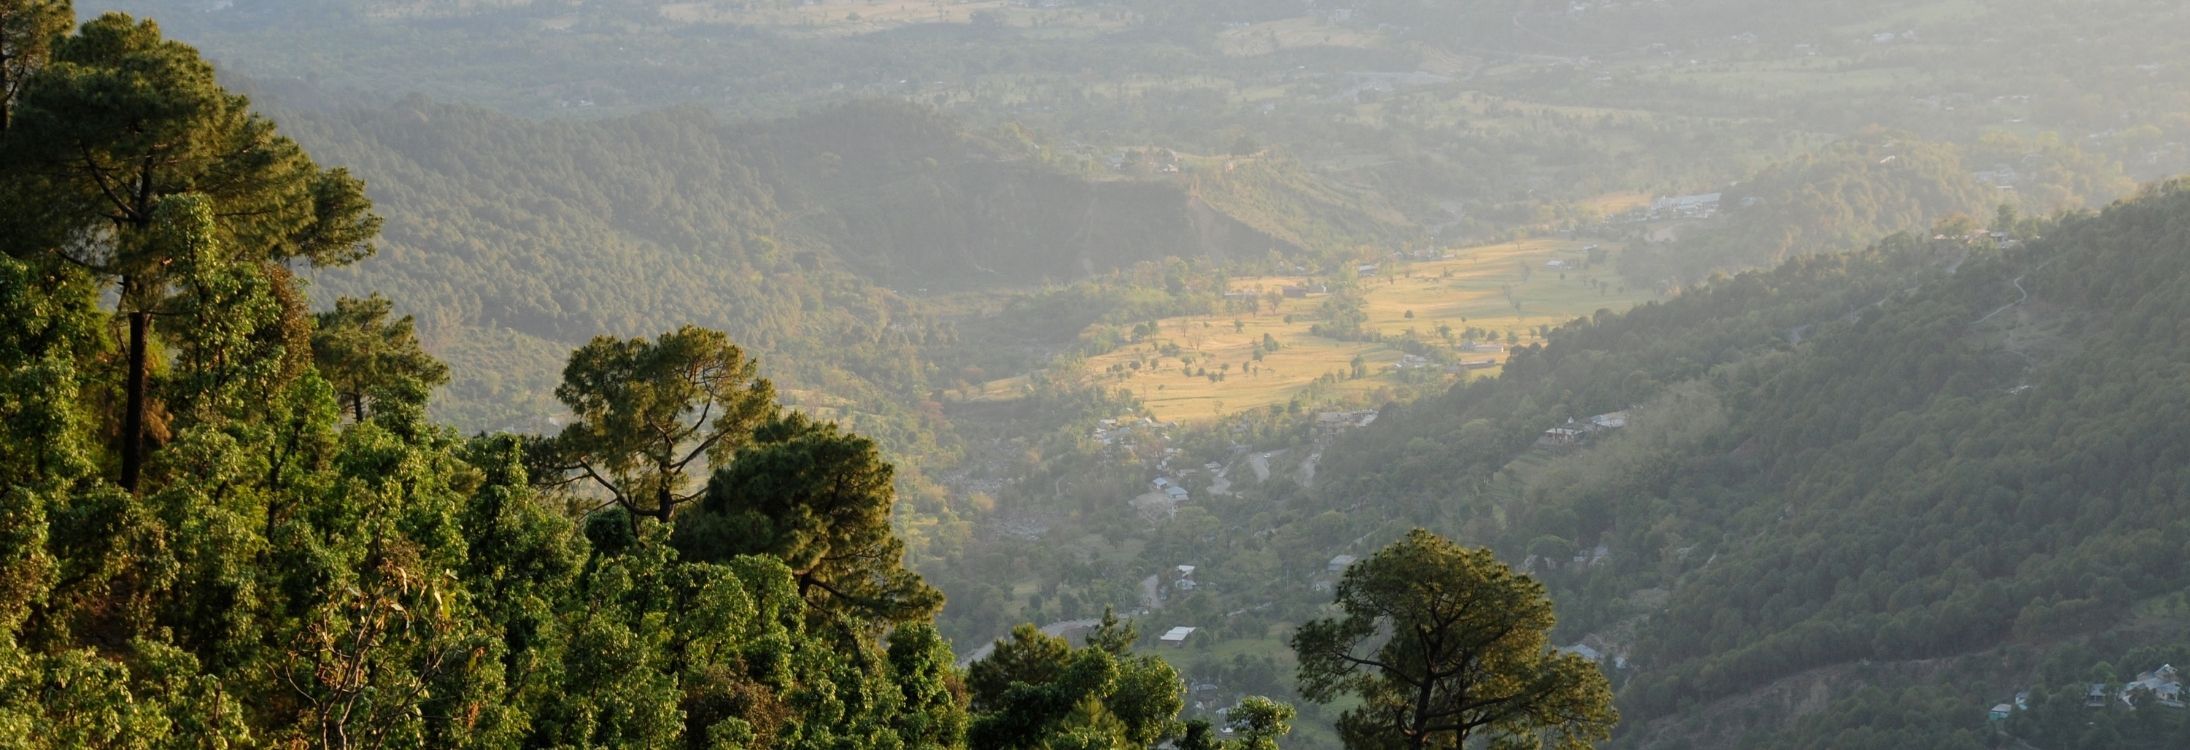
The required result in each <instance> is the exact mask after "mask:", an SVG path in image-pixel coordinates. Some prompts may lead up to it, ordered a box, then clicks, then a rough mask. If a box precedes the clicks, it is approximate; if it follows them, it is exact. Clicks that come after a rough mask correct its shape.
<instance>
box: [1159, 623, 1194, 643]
mask: <svg viewBox="0 0 2190 750" xmlns="http://www.w3.org/2000/svg"><path fill="white" fill-rule="evenodd" d="M1198 629H1199V628H1189V627H1186V626H1183V625H1182V626H1179V627H1175V628H1172V629H1170V630H1167V631H1164V634H1163V636H1162V637H1160V638H1157V639H1156V641H1157V642H1158V643H1161V644H1163V645H1166V646H1171V647H1174V648H1176V647H1180V646H1185V645H1186V639H1187V638H1188V637H1191V636H1193V635H1194V631H1195V630H1198Z"/></svg>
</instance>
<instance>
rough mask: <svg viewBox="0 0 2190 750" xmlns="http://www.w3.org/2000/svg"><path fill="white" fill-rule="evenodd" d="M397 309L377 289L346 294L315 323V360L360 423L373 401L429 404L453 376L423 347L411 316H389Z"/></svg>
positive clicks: (411, 405) (416, 405)
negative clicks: (358, 296)
mask: <svg viewBox="0 0 2190 750" xmlns="http://www.w3.org/2000/svg"><path fill="white" fill-rule="evenodd" d="M393 309H394V303H393V302H390V301H388V299H387V298H386V297H382V296H380V295H377V294H376V295H373V296H371V297H367V298H365V299H353V298H348V297H345V298H342V299H338V300H335V309H333V310H329V311H327V312H323V313H320V314H319V315H318V320H317V321H316V324H315V325H314V326H313V331H312V355H313V361H314V363H315V364H316V365H318V367H319V371H320V374H321V376H323V377H325V378H327V379H328V381H329V383H330V384H332V385H333V386H334V387H335V393H336V395H337V396H338V397H340V398H341V399H342V401H343V403H345V404H347V405H348V406H349V408H350V415H351V418H353V419H355V420H357V421H360V422H362V421H365V404H366V402H367V401H371V402H374V403H378V404H382V405H383V408H385V407H386V406H387V405H399V406H400V407H401V408H409V409H423V408H424V407H425V403H424V402H425V396H426V395H427V394H428V393H430V392H432V391H433V389H435V388H438V387H440V386H442V385H444V384H447V383H448V381H449V368H448V366H447V365H444V364H441V362H439V361H438V360H435V359H434V358H433V356H432V355H429V354H427V353H426V352H425V350H424V349H422V348H420V347H419V344H418V334H417V331H416V330H415V328H414V327H413V324H412V321H411V317H410V316H408V315H406V316H403V318H402V319H400V320H389V319H388V318H389V315H390V313H391V311H392V310H393Z"/></svg>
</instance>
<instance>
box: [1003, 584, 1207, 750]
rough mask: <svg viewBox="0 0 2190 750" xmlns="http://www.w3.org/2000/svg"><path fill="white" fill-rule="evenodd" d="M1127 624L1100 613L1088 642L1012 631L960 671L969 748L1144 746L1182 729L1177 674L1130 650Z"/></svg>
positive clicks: (1026, 628)
mask: <svg viewBox="0 0 2190 750" xmlns="http://www.w3.org/2000/svg"><path fill="white" fill-rule="evenodd" d="M1132 632H1133V628H1132V626H1131V625H1130V624H1122V623H1120V622H1119V621H1118V620H1117V619H1116V618H1115V617H1114V616H1107V615H1106V616H1105V618H1104V622H1103V624H1102V625H1101V626H1100V627H1099V628H1098V630H1097V631H1096V633H1095V634H1094V635H1091V636H1090V637H1089V641H1088V645H1086V646H1084V647H1081V648H1073V647H1072V645H1071V644H1069V643H1067V642H1065V640H1064V639H1063V638H1058V637H1056V636H1051V635H1047V634H1044V633H1042V632H1041V631H1039V630H1036V629H1035V628H1034V626H1032V625H1021V626H1019V627H1017V628H1014V629H1013V630H1012V633H1011V637H1010V638H1008V639H999V640H998V641H996V644H995V646H994V650H993V651H992V652H991V653H990V654H989V655H988V656H987V657H986V658H983V659H981V660H979V661H975V662H974V663H973V664H972V665H971V666H969V667H968V668H967V671H966V686H967V690H968V692H969V693H970V694H971V698H972V708H973V724H972V731H971V733H970V734H969V735H968V739H969V741H970V746H971V747H974V748H1051V749H1052V750H1062V749H1063V748H1068V747H1136V748H1151V747H1155V746H1156V745H1157V744H1158V743H1160V742H1162V741H1163V740H1165V739H1167V738H1171V737H1174V736H1175V735H1176V734H1177V732H1178V731H1179V730H1180V729H1181V728H1182V727H1181V725H1179V724H1178V722H1177V719H1176V717H1177V716H1178V713H1179V709H1180V708H1181V707H1182V706H1183V705H1184V695H1183V691H1182V688H1181V686H1180V680H1179V674H1178V672H1177V671H1176V670H1173V669H1172V668H1171V666H1170V665H1169V664H1166V663H1164V661H1163V660H1161V659H1158V658H1155V657H1153V656H1144V655H1135V654H1133V653H1132V652H1131V649H1130V645H1131V633H1132Z"/></svg>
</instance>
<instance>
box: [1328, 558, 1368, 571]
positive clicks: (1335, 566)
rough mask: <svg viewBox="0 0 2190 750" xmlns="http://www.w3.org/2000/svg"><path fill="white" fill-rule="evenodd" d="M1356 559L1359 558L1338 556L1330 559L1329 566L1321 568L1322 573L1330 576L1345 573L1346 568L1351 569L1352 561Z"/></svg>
mask: <svg viewBox="0 0 2190 750" xmlns="http://www.w3.org/2000/svg"><path fill="white" fill-rule="evenodd" d="M1356 559H1359V558H1356V557H1354V556H1353V555H1339V556H1337V557H1333V558H1331V562H1330V564H1328V565H1325V566H1323V572H1325V573H1331V574H1338V573H1344V572H1346V569H1347V568H1350V567H1353V564H1354V560H1356Z"/></svg>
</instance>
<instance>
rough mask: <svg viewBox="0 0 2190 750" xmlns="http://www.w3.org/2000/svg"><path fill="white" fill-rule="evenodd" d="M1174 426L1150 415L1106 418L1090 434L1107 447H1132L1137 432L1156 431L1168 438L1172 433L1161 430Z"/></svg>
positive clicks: (1096, 424) (1097, 423)
mask: <svg viewBox="0 0 2190 750" xmlns="http://www.w3.org/2000/svg"><path fill="white" fill-rule="evenodd" d="M1173 426H1175V425H1173V424H1172V423H1170V422H1158V421H1156V420H1154V419H1151V418H1148V417H1127V418H1124V419H1105V420H1102V421H1100V422H1096V423H1095V429H1094V430H1092V431H1090V432H1089V434H1088V436H1089V437H1092V438H1094V439H1095V442H1098V443H1102V444H1103V445H1104V446H1106V447H1112V446H1125V447H1129V448H1130V447H1132V445H1133V435H1134V433H1135V432H1137V431H1141V430H1149V431H1156V434H1157V435H1159V436H1162V437H1165V438H1168V437H1170V435H1166V434H1164V433H1162V432H1161V430H1163V429H1166V428H1169V427H1173Z"/></svg>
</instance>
